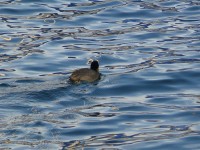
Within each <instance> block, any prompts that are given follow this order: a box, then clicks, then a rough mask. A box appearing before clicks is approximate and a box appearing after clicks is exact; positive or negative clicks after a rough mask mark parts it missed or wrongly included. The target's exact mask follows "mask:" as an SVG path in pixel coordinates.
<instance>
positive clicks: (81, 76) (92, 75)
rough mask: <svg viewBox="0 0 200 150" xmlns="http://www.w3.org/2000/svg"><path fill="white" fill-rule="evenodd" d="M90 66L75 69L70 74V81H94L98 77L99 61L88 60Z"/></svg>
mask: <svg viewBox="0 0 200 150" xmlns="http://www.w3.org/2000/svg"><path fill="white" fill-rule="evenodd" d="M90 62H91V65H90V68H81V69H77V70H75V71H74V72H73V73H72V74H71V76H70V81H72V82H74V83H80V82H82V81H83V82H94V81H96V80H98V79H100V73H99V62H98V61H97V60H90Z"/></svg>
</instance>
